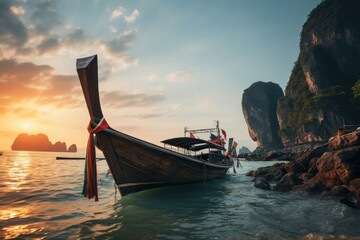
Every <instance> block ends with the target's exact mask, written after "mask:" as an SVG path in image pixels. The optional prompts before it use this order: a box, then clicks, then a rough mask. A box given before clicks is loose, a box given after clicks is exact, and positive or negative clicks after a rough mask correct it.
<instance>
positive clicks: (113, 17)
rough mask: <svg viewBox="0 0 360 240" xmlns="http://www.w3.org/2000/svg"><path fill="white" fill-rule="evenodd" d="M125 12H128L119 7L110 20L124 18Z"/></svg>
mask: <svg viewBox="0 0 360 240" xmlns="http://www.w3.org/2000/svg"><path fill="white" fill-rule="evenodd" d="M125 11H126V9H125V8H123V7H118V8H116V9H114V10H113V11H112V13H111V16H110V18H109V20H110V21H113V20H115V19H116V18H118V17H121V16H123V15H124V14H125Z"/></svg>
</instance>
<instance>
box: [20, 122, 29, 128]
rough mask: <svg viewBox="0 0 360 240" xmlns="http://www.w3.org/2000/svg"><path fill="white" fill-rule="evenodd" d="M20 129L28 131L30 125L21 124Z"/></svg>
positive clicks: (26, 123)
mask: <svg viewBox="0 0 360 240" xmlns="http://www.w3.org/2000/svg"><path fill="white" fill-rule="evenodd" d="M21 129H22V130H30V129H31V124H30V123H29V122H23V123H22V124H21Z"/></svg>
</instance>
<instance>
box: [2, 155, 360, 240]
mask: <svg viewBox="0 0 360 240" xmlns="http://www.w3.org/2000/svg"><path fill="white" fill-rule="evenodd" d="M59 155H61V156H80V155H81V154H78V155H74V154H63V153H62V154H61V153H42V152H4V154H3V155H2V156H0V164H1V168H0V239H174V240H180V239H360V210H355V209H351V208H349V207H347V206H345V205H343V204H341V203H339V202H338V201H336V200H323V199H321V198H320V197H319V196H309V195H307V194H305V193H302V192H293V193H279V192H272V191H264V190H261V189H257V188H255V187H254V186H253V182H252V178H251V177H247V176H245V174H244V173H246V172H247V171H249V170H252V169H256V168H258V167H260V166H265V165H270V164H273V162H245V161H243V162H242V165H243V168H238V169H236V170H237V174H233V172H232V170H231V172H229V174H227V176H226V177H225V178H223V179H218V180H215V181H211V182H206V183H199V184H191V185H183V186H176V187H166V188H158V189H153V190H148V191H143V192H139V193H136V194H132V195H128V196H126V197H123V198H121V197H120V195H119V193H118V192H116V193H115V188H114V182H113V180H112V177H111V175H110V176H107V177H106V174H107V165H106V162H105V161H99V162H98V172H99V178H100V180H99V185H100V190H99V193H100V201H99V202H94V201H93V200H88V199H86V198H84V197H82V196H81V190H82V181H83V180H82V179H83V168H84V161H81V160H77V161H66V160H63V161H61V160H55V157H56V156H59Z"/></svg>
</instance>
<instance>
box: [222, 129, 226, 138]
mask: <svg viewBox="0 0 360 240" xmlns="http://www.w3.org/2000/svg"><path fill="white" fill-rule="evenodd" d="M221 133H222V134H223V135H224V138H225V140H226V132H225V130H224V129H221Z"/></svg>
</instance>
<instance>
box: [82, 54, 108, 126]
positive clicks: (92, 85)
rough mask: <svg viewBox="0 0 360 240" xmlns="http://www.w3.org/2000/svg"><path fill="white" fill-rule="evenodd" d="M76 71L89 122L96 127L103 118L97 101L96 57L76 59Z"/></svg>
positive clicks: (98, 100)
mask: <svg viewBox="0 0 360 240" xmlns="http://www.w3.org/2000/svg"><path fill="white" fill-rule="evenodd" d="M76 69H77V73H78V76H79V79H80V83H81V88H82V90H83V92H84V96H85V101H86V105H87V108H88V111H89V114H90V121H91V123H92V124H93V125H96V124H97V123H99V122H100V120H101V119H102V118H103V113H102V111H101V106H100V99H99V86H98V85H99V84H98V63H97V55H93V56H90V57H85V58H79V59H77V60H76Z"/></svg>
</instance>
